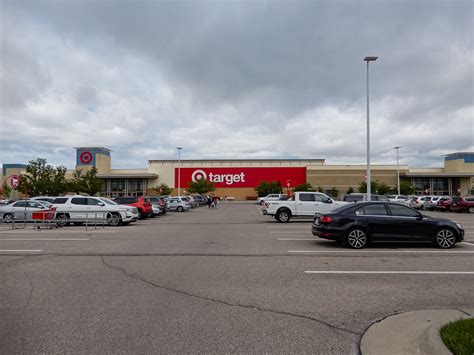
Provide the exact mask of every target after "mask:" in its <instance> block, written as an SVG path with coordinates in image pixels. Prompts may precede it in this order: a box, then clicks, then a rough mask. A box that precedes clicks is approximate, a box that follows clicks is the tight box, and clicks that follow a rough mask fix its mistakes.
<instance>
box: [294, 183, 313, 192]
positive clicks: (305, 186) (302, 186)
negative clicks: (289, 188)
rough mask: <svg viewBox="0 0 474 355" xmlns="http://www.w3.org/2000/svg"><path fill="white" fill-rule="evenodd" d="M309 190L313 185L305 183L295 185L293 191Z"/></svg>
mask: <svg viewBox="0 0 474 355" xmlns="http://www.w3.org/2000/svg"><path fill="white" fill-rule="evenodd" d="M311 190H313V186H312V185H311V184H309V183H305V184H300V185H296V186H295V188H294V190H293V191H295V192H298V191H311Z"/></svg>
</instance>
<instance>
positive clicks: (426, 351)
mask: <svg viewBox="0 0 474 355" xmlns="http://www.w3.org/2000/svg"><path fill="white" fill-rule="evenodd" d="M473 316H474V309H465V310H456V309H428V310H417V311H409V312H404V313H397V314H395V315H392V316H388V317H386V318H384V319H383V320H381V321H379V322H377V323H374V324H372V325H371V326H370V327H369V328H368V329H367V330H366V332H365V333H364V335H363V336H362V339H361V342H360V351H361V353H362V354H364V355H372V354H374V355H375V354H419V355H431V354H441V355H444V354H446V355H449V354H451V352H450V351H449V350H448V348H446V346H445V345H444V343H443V341H442V340H441V337H440V335H439V330H440V328H441V327H442V326H443V325H445V324H446V323H449V322H451V321H455V320H459V319H465V318H473Z"/></svg>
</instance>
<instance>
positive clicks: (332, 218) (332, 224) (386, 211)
mask: <svg viewBox="0 0 474 355" xmlns="http://www.w3.org/2000/svg"><path fill="white" fill-rule="evenodd" d="M312 232H313V235H314V236H317V237H319V238H324V239H332V240H336V241H339V242H341V243H342V244H343V245H345V246H347V247H350V248H355V249H360V248H363V247H365V246H366V245H367V244H368V243H370V242H371V241H376V240H378V241H396V240H398V241H430V242H432V243H433V244H434V245H435V246H437V247H439V248H443V249H448V248H451V247H453V246H454V244H455V243H457V242H460V241H462V240H463V239H464V229H463V227H462V226H461V225H460V224H459V223H455V222H452V221H450V220H447V219H440V218H433V217H430V216H426V215H423V214H421V213H420V212H418V211H417V210H415V209H413V208H411V207H408V206H404V205H402V204H399V203H386V202H357V203H355V204H350V205H344V206H342V207H339V208H337V209H335V210H332V211H331V212H326V213H323V214H316V215H315V217H314V221H313V228H312Z"/></svg>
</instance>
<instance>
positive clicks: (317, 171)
mask: <svg viewBox="0 0 474 355" xmlns="http://www.w3.org/2000/svg"><path fill="white" fill-rule="evenodd" d="M75 149H76V167H75V168H76V170H85V169H90V168H91V167H96V168H97V170H98V177H99V178H101V180H102V190H101V195H102V196H108V197H116V196H129V195H131V196H141V195H155V194H157V192H156V190H155V189H154V188H155V187H157V186H159V185H161V184H162V183H164V184H166V185H168V186H169V187H171V188H173V189H174V190H173V195H176V194H177V193H178V186H180V188H181V194H186V189H187V186H188V183H189V182H191V181H196V180H198V179H202V178H205V179H207V180H209V181H212V182H213V183H214V186H215V187H216V190H215V191H214V192H213V195H215V196H218V197H233V198H234V199H236V200H250V199H255V198H256V197H257V193H256V191H255V188H256V187H257V186H258V185H259V184H260V183H261V182H262V181H279V182H280V184H281V185H282V187H283V190H284V191H286V187H287V186H289V187H290V188H294V187H295V186H297V185H299V184H304V183H310V184H311V185H313V186H314V187H318V188H321V189H322V190H323V191H324V192H326V193H329V192H330V191H331V190H332V189H333V188H336V189H337V190H339V191H340V192H341V193H345V192H346V191H347V190H348V189H349V188H351V187H352V188H353V189H354V190H355V191H357V188H358V186H359V184H360V182H362V181H364V180H365V175H366V166H365V165H327V164H326V163H325V160H324V159H230V160H220V159H213V160H205V159H204V160H203V159H199V160H181V162H179V161H178V160H177V159H176V160H149V161H148V166H147V167H146V168H143V169H113V168H112V157H111V153H112V151H111V150H110V149H107V148H104V147H76V148H75ZM25 167H26V166H25V165H24V164H2V168H3V169H2V176H1V181H2V184H3V182H5V181H7V182H10V183H11V182H12V181H13V180H12V179H13V177H15V176H18V175H19V174H22V173H24V172H25V171H24V169H25ZM371 171H372V179H373V180H379V181H381V182H385V183H386V184H388V185H389V186H391V187H393V188H395V187H396V186H397V166H396V165H372V166H371ZM73 172H74V171H73V170H71V171H68V172H67V175H66V178H68V179H72V177H73ZM400 178H401V180H402V181H403V180H405V181H408V182H410V184H411V185H412V186H413V187H414V188H415V189H416V194H418V195H421V194H432V195H455V194H456V195H461V196H465V195H474V153H473V152H458V153H453V154H449V155H447V156H446V157H445V159H444V166H443V167H439V168H409V167H408V166H406V165H400Z"/></svg>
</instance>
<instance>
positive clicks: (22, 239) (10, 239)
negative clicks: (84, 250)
mask: <svg viewBox="0 0 474 355" xmlns="http://www.w3.org/2000/svg"><path fill="white" fill-rule="evenodd" d="M2 240H8V241H12V240H21V241H26V240H40V241H41V240H48V241H50V240H61V241H63V240H66V241H70V240H90V238H8V239H2V238H0V241H2Z"/></svg>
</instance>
